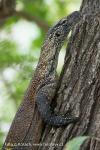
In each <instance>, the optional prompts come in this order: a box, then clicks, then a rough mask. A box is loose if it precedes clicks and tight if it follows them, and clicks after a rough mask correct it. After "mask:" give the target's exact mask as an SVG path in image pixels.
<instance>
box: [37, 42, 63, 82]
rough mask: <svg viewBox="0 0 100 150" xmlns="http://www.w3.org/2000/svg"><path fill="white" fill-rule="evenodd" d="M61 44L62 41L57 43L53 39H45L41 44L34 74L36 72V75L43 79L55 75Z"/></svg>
mask: <svg viewBox="0 0 100 150" xmlns="http://www.w3.org/2000/svg"><path fill="white" fill-rule="evenodd" d="M62 44H63V42H62V43H61V44H59V45H57V44H55V43H54V42H53V41H51V42H50V41H45V43H44V44H43V46H42V49H41V55H40V59H39V63H38V65H37V68H36V74H38V77H40V78H44V79H45V78H47V77H48V76H50V75H51V76H54V77H55V74H56V68H57V64H58V56H59V52H60V49H61V47H62Z"/></svg>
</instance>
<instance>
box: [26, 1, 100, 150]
mask: <svg viewBox="0 0 100 150" xmlns="http://www.w3.org/2000/svg"><path fill="white" fill-rule="evenodd" d="M80 11H81V12H82V14H83V17H82V19H81V21H80V23H79V24H78V25H77V26H76V27H75V28H74V30H73V32H72V35H71V38H70V40H69V43H68V46H67V48H66V56H65V62H64V66H63V69H62V73H61V76H60V80H59V86H58V89H57V92H56V95H55V98H54V101H57V107H56V109H55V110H56V112H58V113H61V114H65V113H66V112H67V111H68V109H69V108H70V109H71V113H72V114H73V115H77V116H78V115H79V116H80V120H79V122H78V123H76V124H75V125H72V124H71V125H68V126H66V127H63V128H55V127H51V126H47V125H45V126H44V125H43V123H42V120H41V117H40V115H39V113H38V111H37V108H36V109H35V110H34V122H35V121H37V120H39V121H38V126H33V125H34V122H33V123H32V124H31V126H30V130H29V133H28V136H27V138H26V141H25V142H28V141H30V139H32V140H33V136H34V140H33V141H36V142H40V143H42V144H43V143H44V144H46V145H43V146H39V147H33V150H34V149H38V150H46V149H48V150H56V149H57V150H62V149H63V148H64V145H65V143H66V142H67V141H68V140H69V139H72V138H73V137H76V136H78V135H89V136H91V137H96V138H100V123H99V120H100V109H99V108H100V15H99V12H100V0H83V2H82V6H81V10H80ZM40 137H41V138H40ZM50 144H51V146H50ZM53 144H54V145H55V144H58V145H56V146H52V145H53ZM82 149H84V150H99V149H100V142H98V140H94V139H93V138H92V139H91V141H87V142H86V143H85V144H84V145H82Z"/></svg>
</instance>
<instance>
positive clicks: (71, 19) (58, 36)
mask: <svg viewBox="0 0 100 150" xmlns="http://www.w3.org/2000/svg"><path fill="white" fill-rule="evenodd" d="M80 18H81V15H80V12H78V11H75V12H73V13H72V14H71V15H69V16H68V17H64V18H63V19H61V20H60V21H59V22H58V23H57V24H56V25H54V26H53V27H52V28H51V29H50V30H49V32H48V35H49V39H53V40H54V42H55V43H58V44H59V43H62V42H63V41H64V40H65V38H66V37H67V35H68V33H69V31H70V30H71V29H72V28H73V26H75V25H76V23H77V22H78V21H79V20H80Z"/></svg>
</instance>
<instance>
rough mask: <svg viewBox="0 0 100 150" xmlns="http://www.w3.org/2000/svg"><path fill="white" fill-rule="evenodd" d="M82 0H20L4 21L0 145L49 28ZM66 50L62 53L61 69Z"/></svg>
mask: <svg viewBox="0 0 100 150" xmlns="http://www.w3.org/2000/svg"><path fill="white" fill-rule="evenodd" d="M80 3H81V1H80V0H29V1H28V0H17V5H16V7H17V8H16V9H17V11H16V14H15V16H13V17H11V18H8V19H7V20H6V21H3V22H0V147H1V145H2V143H3V142H4V139H5V137H6V135H7V132H8V130H9V127H10V125H11V122H12V120H13V117H14V115H15V113H16V111H17V109H18V106H19V105H20V103H21V101H22V98H23V95H24V93H25V90H26V89H27V86H28V84H29V81H30V79H31V76H32V73H33V72H34V70H35V68H36V65H37V62H38V58H39V55H40V49H41V45H42V43H43V40H44V38H45V35H46V32H47V31H48V28H49V27H50V26H52V25H53V24H55V23H56V22H57V21H58V20H59V19H61V18H62V17H64V16H66V15H68V14H69V13H71V12H73V11H75V10H79V8H80ZM64 54H65V50H64V49H62V50H61V52H60V56H59V58H60V59H59V60H60V61H59V63H58V64H59V65H58V72H59V71H60V69H61V67H62V64H63V60H64Z"/></svg>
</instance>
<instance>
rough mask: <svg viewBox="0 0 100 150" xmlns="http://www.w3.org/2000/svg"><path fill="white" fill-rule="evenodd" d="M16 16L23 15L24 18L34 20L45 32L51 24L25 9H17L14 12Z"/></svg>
mask: <svg viewBox="0 0 100 150" xmlns="http://www.w3.org/2000/svg"><path fill="white" fill-rule="evenodd" d="M14 15H15V16H18V17H23V18H24V19H26V20H28V21H34V22H35V23H36V24H37V25H38V26H39V27H40V28H42V29H43V30H44V31H45V32H47V31H48V29H49V26H48V24H47V23H46V22H44V21H43V20H41V19H40V18H37V17H36V16H33V15H31V14H28V13H26V12H24V11H15V12H14Z"/></svg>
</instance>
